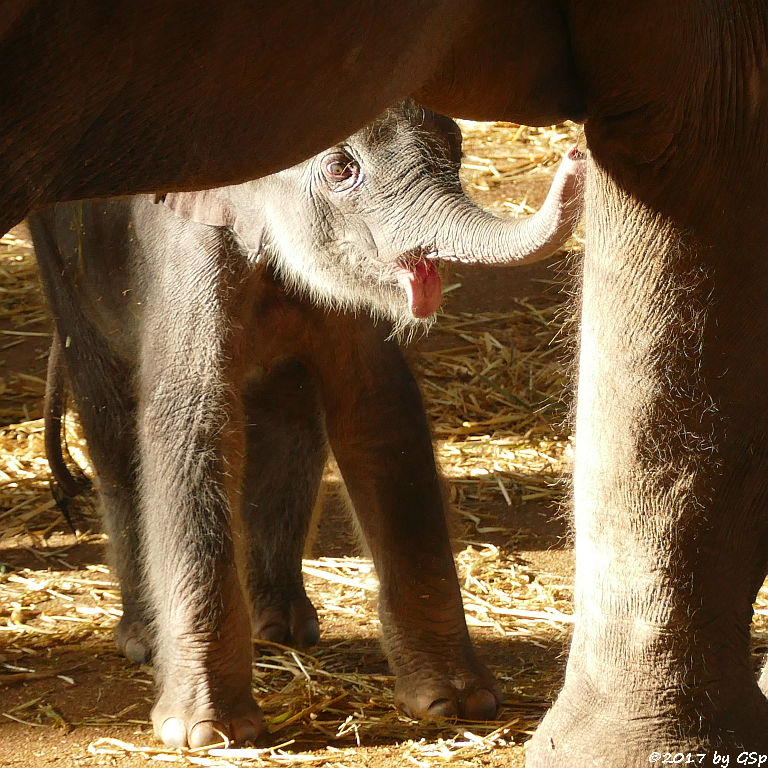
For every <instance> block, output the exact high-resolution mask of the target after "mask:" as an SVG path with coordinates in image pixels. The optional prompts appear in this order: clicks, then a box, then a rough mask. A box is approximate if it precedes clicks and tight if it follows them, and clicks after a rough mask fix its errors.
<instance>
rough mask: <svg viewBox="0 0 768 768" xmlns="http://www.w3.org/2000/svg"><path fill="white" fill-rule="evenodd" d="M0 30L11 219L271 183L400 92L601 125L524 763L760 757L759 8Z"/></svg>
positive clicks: (7, 7) (247, 19) (3, 204)
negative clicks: (553, 672)
mask: <svg viewBox="0 0 768 768" xmlns="http://www.w3.org/2000/svg"><path fill="white" fill-rule="evenodd" d="M63 19H66V22H67V23H62V20H63ZM0 36H1V39H2V47H1V48H0V71H2V73H3V78H2V83H0V158H1V160H0V164H1V165H0V174H1V175H2V176H3V183H2V186H1V188H0V209H1V210H2V211H3V216H4V218H3V222H2V223H4V224H5V225H11V224H13V223H14V222H15V221H16V220H17V219H19V218H21V217H22V216H23V215H24V214H25V213H26V212H27V211H28V210H29V209H30V208H31V207H33V206H36V205H41V204H43V203H46V202H50V201H53V200H58V199H67V198H74V197H83V196H93V195H106V194H112V193H128V192H138V191H150V190H154V191H156V190H168V189H173V188H194V187H201V186H212V185H215V184H222V183H226V182H235V181H241V180H242V179H244V178H246V177H248V176H255V175H258V174H260V173H267V172H270V171H273V170H275V169H277V168H279V167H282V166H286V165H288V164H290V163H293V162H295V161H297V160H299V159H301V158H302V157H306V156H308V155H310V154H312V153H314V152H316V151H317V150H319V149H320V148H322V147H323V146H327V145H329V144H332V143H333V142H334V141H335V140H337V139H339V138H340V137H342V136H344V135H347V134H350V133H351V132H352V131H353V130H354V129H355V128H357V127H359V126H360V125H362V124H363V123H365V122H367V121H368V120H370V119H371V118H373V117H374V116H375V115H376V114H377V113H378V112H380V111H381V110H382V109H383V108H384V107H385V106H386V105H387V104H388V103H390V102H393V101H395V100H396V99H397V98H400V97H402V96H405V95H407V94H413V95H414V96H416V98H418V99H419V100H420V101H422V102H423V103H424V104H426V105H427V106H429V107H432V108H433V109H436V110H438V111H441V112H445V113H449V114H453V115H458V116H463V117H469V118H476V119H490V118H496V119H512V120H518V121H523V122H550V121H553V120H555V119H560V118H565V117H576V118H578V117H583V116H584V114H586V116H587V118H588V119H587V138H588V142H589V147H590V150H591V153H592V154H591V158H592V159H591V161H590V169H589V173H588V180H587V191H586V196H587V200H586V202H587V249H586V255H585V265H584V280H583V282H584V285H583V295H582V298H583V301H582V303H583V307H582V323H581V327H582V339H581V354H580V372H579V382H578V393H577V394H578V407H577V423H576V432H577V455H576V466H575V523H576V550H577V570H576V611H577V622H576V628H575V633H574V639H573V646H572V650H571V655H570V658H569V662H568V670H567V675H566V682H565V688H564V690H563V692H562V693H561V695H560V697H559V698H558V700H557V702H556V703H555V706H554V707H553V709H552V711H551V712H550V713H549V714H548V715H547V717H546V718H545V720H544V722H543V723H542V725H541V726H540V728H539V729H538V731H537V734H536V735H535V736H534V739H533V741H532V743H531V745H530V748H529V751H528V763H529V765H530V766H536V768H538V767H539V766H550V767H551V766H587V765H590V766H591V765H602V766H611V768H613V767H614V766H624V765H626V766H636V765H641V764H645V763H647V762H648V760H649V756H650V753H651V752H657V753H661V755H662V756H663V754H664V753H667V752H669V753H672V754H674V753H686V752H691V753H697V754H703V755H705V757H704V758H703V760H702V762H700V763H699V764H708V763H709V764H712V763H713V761H714V755H715V750H717V751H718V752H719V754H721V755H722V754H724V753H729V754H730V755H731V756H732V758H733V761H734V762H736V758H737V754H738V753H739V752H741V751H742V750H751V751H754V752H756V753H763V754H766V753H768V700H766V698H765V697H764V695H763V693H762V692H761V690H760V687H759V686H758V683H757V681H756V679H755V675H754V674H753V670H752V667H751V663H750V656H749V624H750V619H751V613H752V601H753V599H754V597H755V594H756V591H757V589H758V587H759V585H760V584H761V583H762V581H763V578H764V576H765V573H766V565H767V560H768V558H767V555H768V515H766V514H765V507H766V502H767V501H768V499H766V492H767V491H768V481H766V477H768V447H767V446H768V440H767V439H766V438H767V437H768V394H767V393H768V389H766V387H765V385H764V382H765V381H766V380H768V355H766V352H765V350H766V349H768V305H767V304H766V299H765V297H766V296H767V295H768V270H766V269H765V268H764V265H763V261H764V258H763V254H764V252H765V250H766V242H768V216H766V210H767V209H768V200H767V199H766V198H768V184H766V174H767V171H766V169H768V130H767V128H768V66H766V61H768V39H767V37H768V2H766V0H739V1H738V2H737V0H731V1H730V2H729V1H728V0H720V2H717V3H715V2H712V1H711V0H710V1H707V0H631V2H630V0H610V2H609V1H608V0H570V1H569V0H562V2H555V1H554V0H552V2H546V0H542V1H541V2H536V1H535V0H531V1H530V2H529V1H527V0H512V1H511V2H499V3H494V2H491V1H490V0H489V1H488V2H484V3H471V2H466V1H465V0H456V1H455V2H453V1H449V0H444V2H435V3H432V4H424V3H418V2H415V0H414V2H406V1H405V0H392V2H388V3H386V4H384V3H382V4H377V3H374V2H367V3H366V2H361V3H356V4H354V5H351V6H350V5H349V4H346V3H344V4H342V3H338V2H331V1H326V2H312V3H309V2H307V3H304V2H297V3H290V4H282V3H273V4H272V5H271V6H270V7H267V8H266V9H265V8H258V9H256V8H254V7H253V6H252V4H250V3H245V2H243V3H236V2H229V3H220V4H215V5H214V4H210V6H207V5H197V4H192V3H181V2H178V3H174V2H165V3H163V2H159V3H155V4H154V5H153V6H152V8H151V9H149V8H146V7H142V6H137V5H136V4H135V3H122V2H115V3H111V4H109V5H108V6H104V5H103V4H102V3H97V2H79V3H78V2H70V3H65V4H62V3H61V2H58V3H53V2H51V3H43V2H32V1H31V0H30V2H6V3H5V4H4V7H3V13H2V18H1V19H0ZM576 73H578V82H579V84H580V85H579V87H577V84H576V77H575V74H576ZM582 97H583V101H582ZM582 104H583V107H582ZM0 228H4V227H0ZM692 759H693V760H697V761H698V758H696V757H693V758H692Z"/></svg>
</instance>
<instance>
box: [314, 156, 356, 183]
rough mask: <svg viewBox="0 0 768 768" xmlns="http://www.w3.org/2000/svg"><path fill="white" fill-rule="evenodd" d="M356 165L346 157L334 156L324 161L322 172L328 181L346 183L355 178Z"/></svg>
mask: <svg viewBox="0 0 768 768" xmlns="http://www.w3.org/2000/svg"><path fill="white" fill-rule="evenodd" d="M358 170H359V169H358V165H357V163H356V162H355V161H354V160H353V159H352V158H351V157H347V156H346V155H336V156H332V157H329V158H327V159H326V161H325V163H323V171H324V172H325V175H326V176H327V177H328V179H329V180H330V181H346V180H347V179H351V178H353V177H355V176H357V172H358Z"/></svg>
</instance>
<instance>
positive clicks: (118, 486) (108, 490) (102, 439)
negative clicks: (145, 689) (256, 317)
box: [52, 321, 152, 664]
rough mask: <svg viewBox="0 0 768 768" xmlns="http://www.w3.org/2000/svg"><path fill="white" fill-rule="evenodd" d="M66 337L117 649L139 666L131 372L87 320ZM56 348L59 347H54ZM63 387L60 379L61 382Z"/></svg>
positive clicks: (144, 637)
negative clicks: (118, 614)
mask: <svg viewBox="0 0 768 768" xmlns="http://www.w3.org/2000/svg"><path fill="white" fill-rule="evenodd" d="M77 330H78V332H77V333H73V334H72V335H71V336H70V337H69V344H68V345H67V347H66V349H64V348H63V345H61V344H60V342H58V339H57V340H56V341H55V342H54V348H53V349H52V354H57V353H58V354H62V355H63V356H64V358H65V360H66V367H67V373H68V378H69V380H70V386H71V388H72V391H73V395H74V398H75V401H76V403H77V407H78V411H79V416H80V422H81V425H82V427H83V431H84V433H85V437H86V440H87V442H88V453H89V456H90V458H91V461H92V463H93V466H94V469H95V471H96V485H97V490H98V497H99V507H100V512H101V515H102V518H103V520H104V526H105V528H106V532H107V534H108V535H109V541H110V544H111V557H112V565H113V568H114V570H115V572H116V574H117V577H118V580H119V583H120V596H121V599H122V604H123V615H122V618H121V619H120V621H119V622H118V624H117V627H116V628H115V643H116V644H117V647H118V650H119V651H120V652H121V653H122V654H123V655H125V656H126V657H127V658H129V659H130V660H131V661H134V662H136V663H138V664H142V663H146V662H147V661H149V659H150V657H151V653H152V650H151V641H150V635H149V629H148V622H147V618H146V616H145V613H144V606H143V600H142V598H141V579H142V568H141V552H140V532H139V519H138V514H137V509H138V497H137V489H136V476H135V471H134V468H135V460H136V439H135V412H134V404H133V398H132V395H131V393H130V388H129V387H128V385H127V382H129V381H130V375H129V372H128V371H127V370H126V368H125V366H123V365H121V363H120V362H119V361H118V360H117V359H115V358H114V356H112V355H110V354H109V351H108V350H107V349H106V348H105V345H104V344H103V343H101V341H100V338H99V336H98V334H96V333H93V332H92V331H91V329H90V327H89V326H88V325H87V323H86V322H85V321H82V322H81V323H80V325H79V326H78V329H77ZM57 346H58V348H57ZM59 385H60V386H62V385H63V381H62V382H60V384H59Z"/></svg>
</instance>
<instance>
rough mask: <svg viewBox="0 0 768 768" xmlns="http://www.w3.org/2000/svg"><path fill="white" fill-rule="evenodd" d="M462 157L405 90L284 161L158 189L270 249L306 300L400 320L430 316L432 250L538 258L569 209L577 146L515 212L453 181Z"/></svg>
mask: <svg viewBox="0 0 768 768" xmlns="http://www.w3.org/2000/svg"><path fill="white" fill-rule="evenodd" d="M460 165H461V132H460V130H459V127H458V126H457V124H456V123H455V122H454V121H453V120H451V119H450V118H448V117H444V116H442V115H438V114H436V113H434V112H431V111H430V110H428V109H425V108H423V107H421V106H420V105H418V104H416V103H415V102H413V101H410V100H409V101H404V102H400V103H398V104H397V105H395V106H393V107H391V108H390V109H388V110H387V111H385V112H384V113H383V114H382V115H380V116H379V117H378V118H377V119H376V120H375V121H374V122H373V123H371V124H370V125H368V126H366V127H365V128H363V129H361V130H360V131H358V132H357V133H354V134H353V135H352V136H350V137H349V138H347V139H346V140H344V141H342V142H339V143H338V144H336V145H335V146H332V147H330V148H328V149H326V150H324V151H323V152H320V153H319V154H317V155H315V156H313V157H311V158H309V159H308V160H305V161H304V162H302V163H299V164H298V165H295V166H293V167H291V168H288V169H287V170H284V171H281V172H279V173H275V174H272V175H271V176H266V177H264V178H261V179H257V180H255V181H249V182H246V183H244V184H239V185H235V186H228V187H220V188H218V189H211V190H203V191H201V192H180V193H169V194H167V195H164V196H163V197H162V200H163V202H164V203H165V204H166V205H167V206H169V207H171V208H172V209H174V210H175V211H176V213H178V214H179V215H180V216H184V217H187V218H190V219H192V220H194V221H197V222H201V223H204V224H210V225H214V226H227V227H230V228H231V229H232V230H233V232H234V233H235V234H236V236H237V238H238V239H239V241H240V242H241V244H242V245H243V246H244V247H245V248H247V249H248V251H249V253H250V255H251V258H253V259H263V260H268V261H270V262H271V263H272V264H273V266H274V267H275V268H276V269H277V271H278V272H279V274H280V276H281V277H282V279H283V280H284V281H285V282H286V283H287V284H288V285H290V286H292V287H294V288H297V289H299V290H301V291H303V292H305V293H307V294H308V295H309V296H310V297H311V298H312V299H313V300H314V301H316V302H319V303H322V304H325V305H328V306H332V307H334V308H338V309H344V310H349V309H354V310H357V309H363V310H365V311H368V312H370V313H372V314H373V315H375V316H382V317H385V318H387V319H388V320H391V321H392V322H393V323H394V324H395V328H396V329H397V330H402V329H404V328H408V327H412V326H414V325H419V324H428V323H429V322H430V319H431V318H432V317H433V316H434V313H435V311H436V310H437V308H438V306H439V304H440V299H441V288H442V286H441V280H440V276H439V273H438V269H437V264H438V261H439V260H440V259H449V260H460V261H468V262H484V263H491V264H507V263H509V264H513V263H523V262H529V261H534V260H537V259H541V258H545V257H546V256H549V255H550V254H552V253H553V252H555V251H556V250H557V249H558V248H560V247H561V246H562V245H563V244H564V243H565V241H566V240H567V239H568V237H569V236H570V234H571V232H572V230H573V227H574V225H575V223H576V220H577V219H578V215H579V213H580V210H581V208H580V200H581V189H580V179H581V175H582V172H583V158H582V156H581V155H580V154H579V153H578V152H575V151H574V152H572V153H570V154H569V155H568V157H566V158H565V160H564V161H563V165H562V167H561V168H560V170H559V171H558V174H557V176H556V178H555V181H554V183H553V185H552V189H551V190H550V194H549V196H548V197H547V200H546V202H545V204H544V206H543V207H542V209H541V210H540V211H539V212H538V213H536V214H534V215H531V216H528V217H524V218H522V219H501V218H498V217H496V216H493V215H492V214H489V213H487V212H486V211H483V210H482V209H480V208H478V207H477V206H476V205H474V203H472V202H471V201H470V200H469V199H468V198H467V197H466V196H465V195H464V193H463V192H462V188H461V183H460V181H459V168H460Z"/></svg>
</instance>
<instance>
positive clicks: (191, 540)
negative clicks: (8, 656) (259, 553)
mask: <svg viewBox="0 0 768 768" xmlns="http://www.w3.org/2000/svg"><path fill="white" fill-rule="evenodd" d="M188 365H189V368H190V374H189V376H188V377H187V376H185V377H183V378H181V379H177V380H176V381H171V380H170V379H168V380H166V379H164V377H163V376H160V377H159V378H158V377H155V376H152V375H149V376H145V377H144V381H145V382H153V383H152V385H147V386H146V387H145V392H144V393H143V397H142V405H141V412H140V417H139V437H140V453H141V461H140V464H141V474H142V501H143V506H142V515H143V535H144V545H145V553H146V557H147V580H148V591H149V600H150V603H151V607H152V610H153V612H154V622H155V654H154V664H155V669H156V680H157V685H158V699H157V702H156V704H155V706H154V708H153V710H152V721H153V723H154V728H155V733H156V735H157V736H158V738H160V739H161V740H162V741H163V742H164V743H165V744H168V745H169V746H190V747H196V746H202V745H206V744H212V743H218V742H222V741H227V740H232V741H235V742H243V741H246V740H251V739H253V738H255V737H256V736H257V735H258V734H259V732H260V730H261V720H262V716H261V712H260V710H259V707H258V705H257V704H256V702H255V701H254V699H253V696H252V694H251V638H250V620H249V613H248V610H247V608H246V604H245V601H244V598H243V595H242V593H241V588H240V585H239V581H238V578H237V573H236V568H235V563H234V548H233V540H232V528H231V520H230V509H231V504H230V502H231V487H230V486H232V485H233V484H234V483H235V482H236V476H237V475H238V474H239V473H238V472H237V471H236V467H233V464H234V462H235V459H234V457H235V456H237V454H238V453H240V452H239V451H237V450H232V449H231V446H229V447H228V446H227V441H228V438H227V430H226V428H225V424H226V415H227V411H226V408H225V406H224V404H223V403H222V402H219V400H218V398H219V394H218V393H219V392H220V391H221V390H222V389H223V388H221V387H217V386H215V385H214V383H213V382H212V381H211V378H210V374H211V371H210V369H209V370H207V371H196V370H195V369H194V368H195V366H194V361H191V362H190V363H189V364H188ZM206 374H208V375H206ZM185 382H186V384H185ZM233 475H234V476H233Z"/></svg>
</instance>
